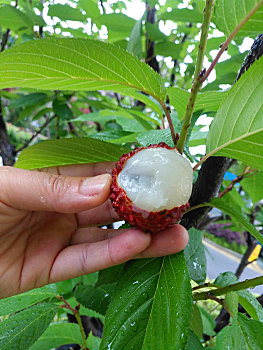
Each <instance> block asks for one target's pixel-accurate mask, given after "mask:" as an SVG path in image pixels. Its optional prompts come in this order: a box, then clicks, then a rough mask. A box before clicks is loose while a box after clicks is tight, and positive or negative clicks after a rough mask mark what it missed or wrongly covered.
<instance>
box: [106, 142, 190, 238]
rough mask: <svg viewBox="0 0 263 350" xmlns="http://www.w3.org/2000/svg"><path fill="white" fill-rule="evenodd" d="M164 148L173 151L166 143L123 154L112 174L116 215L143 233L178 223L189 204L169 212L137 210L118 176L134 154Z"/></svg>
mask: <svg viewBox="0 0 263 350" xmlns="http://www.w3.org/2000/svg"><path fill="white" fill-rule="evenodd" d="M157 147H165V148H167V149H174V148H172V147H169V146H168V145H167V144H166V143H164V142H161V143H159V144H158V145H157V144H155V145H150V146H148V147H138V148H136V149H135V150H133V151H131V152H130V153H126V154H123V156H122V157H121V158H120V160H119V161H118V163H117V164H116V167H115V168H114V170H113V172H112V176H113V179H112V185H111V190H112V194H111V196H110V200H111V202H112V205H113V207H114V209H115V210H116V212H117V214H118V215H119V216H120V217H121V218H123V219H124V220H125V221H127V222H128V223H129V224H130V225H131V226H134V227H138V228H139V229H141V230H142V231H144V232H151V233H156V232H159V231H163V230H165V229H166V228H168V227H170V226H173V225H174V224H176V223H178V222H179V221H180V219H181V217H182V216H183V215H184V213H185V211H186V209H188V208H189V203H186V204H184V205H182V206H180V207H175V208H173V209H170V210H161V211H158V212H148V211H146V210H143V209H140V208H137V207H136V206H135V205H134V204H133V202H132V201H131V200H130V199H129V197H128V196H127V194H126V192H125V191H124V189H123V188H121V187H120V186H119V185H118V181H117V179H118V175H119V173H120V172H121V171H122V169H123V167H124V164H125V162H126V161H127V160H128V159H129V158H131V157H132V156H134V154H135V153H137V152H140V151H141V150H142V149H146V148H157Z"/></svg>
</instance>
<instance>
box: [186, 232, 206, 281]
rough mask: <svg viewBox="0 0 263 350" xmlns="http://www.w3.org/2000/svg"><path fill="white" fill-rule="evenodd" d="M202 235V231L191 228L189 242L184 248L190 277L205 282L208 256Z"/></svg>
mask: <svg viewBox="0 0 263 350" xmlns="http://www.w3.org/2000/svg"><path fill="white" fill-rule="evenodd" d="M202 237H203V233H202V232H201V231H199V230H197V229H195V228H191V229H190V230H189V242H188V244H187V246H186V247H185V250H184V252H185V259H186V265H187V268H188V271H189V274H190V277H191V279H192V280H194V281H195V282H197V283H200V282H204V281H205V279H206V257H205V249H204V245H203V243H202Z"/></svg>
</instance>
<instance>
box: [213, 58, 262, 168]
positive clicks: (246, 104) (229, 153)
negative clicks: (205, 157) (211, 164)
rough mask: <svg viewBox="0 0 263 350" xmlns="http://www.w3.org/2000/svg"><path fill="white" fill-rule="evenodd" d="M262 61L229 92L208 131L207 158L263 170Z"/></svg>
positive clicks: (256, 63)
mask: <svg viewBox="0 0 263 350" xmlns="http://www.w3.org/2000/svg"><path fill="white" fill-rule="evenodd" d="M262 90H263V59H260V60H259V61H258V62H255V63H254V64H253V66H251V67H250V69H249V70H248V71H247V72H246V73H245V74H244V75H243V76H242V77H241V78H240V80H239V81H238V82H237V83H236V84H235V85H234V87H233V88H232V89H231V90H230V91H229V93H228V96H227V97H226V99H225V100H224V102H223V103H222V105H221V107H220V109H219V110H218V112H217V114H216V116H215V119H214V121H213V123H212V126H211V127H210V130H209V133H208V138H207V153H209V155H214V154H216V155H219V156H226V157H230V158H235V159H238V160H241V161H242V162H243V163H245V164H247V165H250V166H251V167H253V168H256V169H260V170H263V101H262Z"/></svg>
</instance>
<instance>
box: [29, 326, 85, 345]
mask: <svg viewBox="0 0 263 350" xmlns="http://www.w3.org/2000/svg"><path fill="white" fill-rule="evenodd" d="M82 342H83V341H82V337H81V333H80V329H79V326H78V325H77V324H75V323H58V324H52V325H50V326H49V327H48V328H47V330H46V331H45V332H44V333H43V334H42V335H41V337H40V338H39V339H38V340H37V342H36V343H35V344H34V345H33V346H31V347H30V349H29V350H50V349H53V348H56V347H59V346H61V345H64V344H79V345H82Z"/></svg>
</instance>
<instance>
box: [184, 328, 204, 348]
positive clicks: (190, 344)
mask: <svg viewBox="0 0 263 350" xmlns="http://www.w3.org/2000/svg"><path fill="white" fill-rule="evenodd" d="M185 349H186V350H203V349H204V348H203V347H202V344H201V343H200V341H199V339H198V338H197V336H196V335H195V334H194V333H193V332H192V331H189V334H188V337H187V344H186V348H185Z"/></svg>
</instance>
